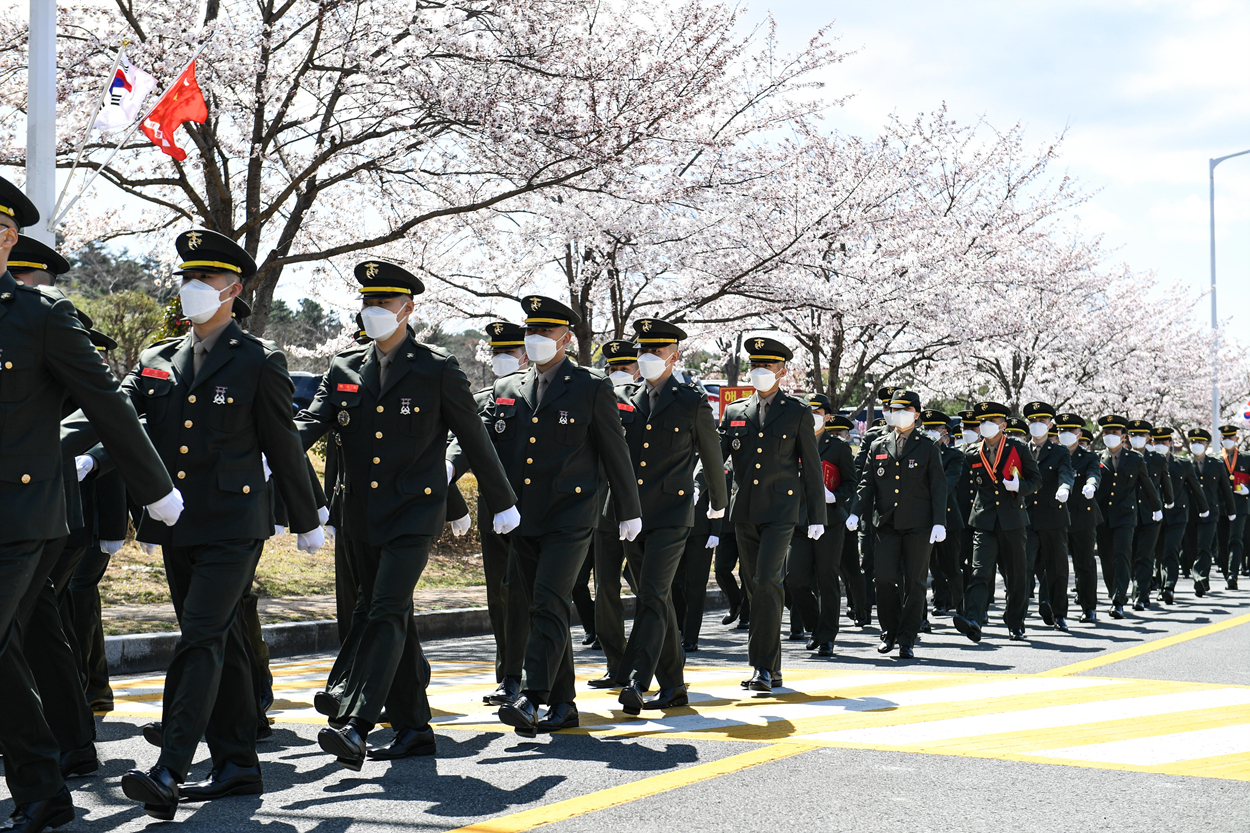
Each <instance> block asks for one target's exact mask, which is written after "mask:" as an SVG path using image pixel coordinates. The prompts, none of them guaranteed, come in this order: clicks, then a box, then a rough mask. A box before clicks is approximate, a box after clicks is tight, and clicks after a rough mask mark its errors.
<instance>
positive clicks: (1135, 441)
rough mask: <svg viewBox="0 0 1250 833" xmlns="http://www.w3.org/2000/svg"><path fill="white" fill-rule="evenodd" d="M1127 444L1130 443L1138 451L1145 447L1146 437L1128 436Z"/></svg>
mask: <svg viewBox="0 0 1250 833" xmlns="http://www.w3.org/2000/svg"><path fill="white" fill-rule="evenodd" d="M1128 444H1129V445H1131V446H1132V447H1133V448H1136V449H1137V450H1138V451H1140V450H1141V449H1143V448H1145V447H1146V438H1145V437H1129V438H1128Z"/></svg>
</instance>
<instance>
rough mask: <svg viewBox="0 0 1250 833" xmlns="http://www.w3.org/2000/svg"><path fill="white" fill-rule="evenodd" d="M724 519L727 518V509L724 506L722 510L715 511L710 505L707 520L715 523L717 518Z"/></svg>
mask: <svg viewBox="0 0 1250 833" xmlns="http://www.w3.org/2000/svg"><path fill="white" fill-rule="evenodd" d="M723 517H725V508H724V507H723V506H722V507H721V508H720V509H713V508H712V507H711V505H710V504H709V505H708V507H707V519H708V520H709V521H714V520H716V519H717V518H723Z"/></svg>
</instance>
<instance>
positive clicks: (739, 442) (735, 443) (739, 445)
mask: <svg viewBox="0 0 1250 833" xmlns="http://www.w3.org/2000/svg"><path fill="white" fill-rule="evenodd" d="M729 445H730V446H732V447H733V450H734V451H737V450H738V449H740V448H742V440H740V439H738V438H737V437H734V439H733V442H731V443H730V444H729Z"/></svg>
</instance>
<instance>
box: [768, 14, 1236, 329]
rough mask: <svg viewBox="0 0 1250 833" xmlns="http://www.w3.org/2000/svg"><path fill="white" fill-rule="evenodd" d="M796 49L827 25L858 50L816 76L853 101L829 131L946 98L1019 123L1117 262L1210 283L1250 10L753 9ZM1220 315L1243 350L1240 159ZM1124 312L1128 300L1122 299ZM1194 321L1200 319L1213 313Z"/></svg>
mask: <svg viewBox="0 0 1250 833" xmlns="http://www.w3.org/2000/svg"><path fill="white" fill-rule="evenodd" d="M768 13H771V14H772V16H773V17H774V19H775V20H776V21H777V25H778V36H779V38H780V40H781V43H782V45H783V46H784V47H785V48H787V49H789V50H798V49H800V48H802V47H803V46H804V44H805V43H806V42H807V40H808V38H810V37H811V36H812V34H814V32H815V31H816V30H817V29H819V28H820V27H821V26H822V25H825V24H827V23H830V22H832V23H833V24H834V25H833V27H832V29H831V34H833V35H834V36H836V37H838V38H839V40H838V47H839V49H840V50H842V51H844V52H854V53H855V54H854V55H851V56H849V57H847V58H846V59H845V60H844V61H843V62H842V63H840V64H838V65H836V66H833V67H831V68H829V69H828V70H827V71H825V72H824V73H823V74H822V77H821V80H822V81H824V82H825V84H826V95H827V96H828V97H829V98H835V97H840V96H843V95H848V94H850V95H852V98H851V100H850V101H849V102H848V103H847V104H845V105H844V106H843V107H840V108H837V109H834V110H832V111H830V113H829V115H828V116H827V118H826V124H828V125H829V126H830V127H832V128H834V129H837V130H839V131H842V132H846V133H851V134H857V135H872V134H874V133H876V132H877V131H879V129H880V127H881V126H882V125H883V124H884V123H885V121H886V119H887V118H888V116H889V115H890V114H891V113H897V114H898V115H899V116H901V117H911V116H913V115H915V114H918V113H921V112H929V111H931V110H933V109H935V108H936V107H938V106H940V105H941V104H942V103H943V102H945V103H946V105H947V106H948V107H949V109H950V113H951V115H952V117H954V118H956V119H959V120H960V121H968V120H974V119H976V118H980V117H983V118H985V119H986V120H987V121H988V122H989V123H990V124H991V125H995V126H998V127H1003V128H1006V127H1009V126H1011V125H1013V124H1015V123H1017V122H1019V123H1021V124H1023V125H1024V126H1025V128H1026V130H1027V138H1028V139H1029V140H1030V141H1031V142H1032V143H1033V144H1034V145H1039V146H1040V145H1041V144H1043V143H1045V142H1047V141H1048V140H1049V139H1051V138H1053V137H1055V136H1057V135H1058V134H1059V133H1061V132H1063V131H1064V130H1065V129H1066V131H1067V137H1066V139H1065V140H1064V143H1063V145H1062V148H1063V149H1062V155H1061V159H1060V164H1061V166H1062V167H1064V168H1065V169H1066V172H1067V173H1070V174H1071V175H1073V176H1074V177H1075V178H1076V179H1077V180H1079V181H1080V182H1081V183H1082V184H1083V186H1084V188H1085V190H1086V191H1087V192H1091V193H1094V196H1093V198H1092V199H1091V200H1090V201H1089V202H1088V203H1086V204H1085V205H1084V206H1082V207H1081V209H1080V211H1079V217H1078V218H1075V220H1074V221H1075V222H1078V223H1079V225H1080V227H1081V228H1082V229H1083V230H1084V231H1085V233H1087V234H1090V235H1101V236H1102V237H1103V241H1104V245H1105V247H1106V248H1108V249H1109V250H1110V251H1111V254H1112V256H1113V258H1114V259H1115V260H1122V261H1124V262H1126V263H1128V264H1129V265H1130V266H1131V267H1132V268H1133V269H1134V270H1137V271H1153V272H1155V273H1156V275H1157V276H1158V278H1159V279H1160V281H1161V282H1163V283H1165V284H1174V283H1180V284H1183V285H1185V286H1189V287H1192V288H1193V289H1195V290H1197V291H1205V290H1206V289H1207V287H1208V286H1209V285H1210V255H1209V245H1210V243H1209V235H1210V232H1209V228H1210V225H1209V224H1210V219H1209V202H1208V178H1207V170H1208V162H1207V160H1208V159H1210V158H1212V157H1219V156H1223V155H1225V154H1229V153H1235V152H1237V151H1241V150H1250V3H1248V2H1246V0H1235V1H1234V2H1220V1H1219V0H1212V2H1166V3H1165V2H1144V1H1139V0H1115V1H1114V2H1098V0H1081V1H1080V2H1072V1H1071V0H1048V2H1018V1H1017V0H1013V1H1012V2H1002V0H997V1H996V2H978V1H977V0H958V2H955V0H941V1H936V0H928V1H926V2H922V0H879V1H878V2H865V1H864V0H819V1H818V2H817V1H816V0H757V1H756V2H755V3H754V4H753V5H752V7H751V9H750V10H749V12H748V15H749V16H751V17H753V18H755V19H763V18H764V16H765V15H766V14H768ZM1215 211H1216V252H1217V261H1216V266H1217V285H1218V286H1219V288H1220V289H1219V293H1218V297H1217V300H1218V303H1219V316H1220V318H1221V319H1224V318H1226V317H1228V318H1230V319H1231V328H1232V331H1233V333H1234V334H1236V335H1238V336H1239V337H1240V338H1242V339H1243V340H1246V341H1248V342H1250V332H1248V331H1250V155H1247V156H1244V157H1240V158H1237V159H1230V160H1228V161H1226V162H1223V163H1221V164H1220V166H1219V167H1218V168H1217V169H1216V206H1215ZM1125 301H1126V302H1128V303H1132V302H1133V299H1125ZM1198 312H1199V315H1200V317H1201V320H1202V321H1204V322H1209V321H1210V303H1209V301H1207V300H1205V299H1204V301H1203V302H1202V303H1201V304H1200V309H1199V311H1198Z"/></svg>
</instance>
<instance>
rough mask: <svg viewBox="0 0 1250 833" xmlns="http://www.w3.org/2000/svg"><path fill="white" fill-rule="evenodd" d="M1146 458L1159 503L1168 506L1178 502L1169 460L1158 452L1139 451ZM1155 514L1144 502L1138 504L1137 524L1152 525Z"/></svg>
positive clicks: (1147, 469) (1147, 468)
mask: <svg viewBox="0 0 1250 833" xmlns="http://www.w3.org/2000/svg"><path fill="white" fill-rule="evenodd" d="M1138 453H1139V454H1141V455H1142V456H1143V457H1145V458H1146V471H1148V472H1150V482H1151V483H1153V484H1154V487H1155V491H1157V492H1158V493H1159V502H1160V503H1162V504H1163V505H1164V506H1168V505H1170V504H1171V503H1173V502H1174V501H1175V500H1176V497H1175V495H1174V489H1173V483H1172V476H1171V475H1170V474H1168V461H1167V458H1166V457H1164V456H1163V455H1162V454H1159V453H1158V452H1156V451H1145V450H1143V451H1139V452H1138ZM1152 515H1153V513H1152V512H1151V511H1150V509H1149V507H1147V506H1146V504H1145V503H1144V502H1141V501H1138V503H1137V522H1138V523H1139V524H1148V523H1151V520H1150V518H1151V517H1152Z"/></svg>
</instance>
